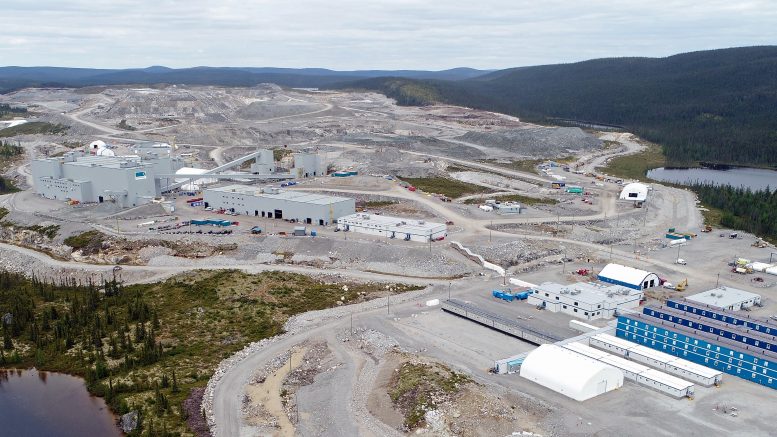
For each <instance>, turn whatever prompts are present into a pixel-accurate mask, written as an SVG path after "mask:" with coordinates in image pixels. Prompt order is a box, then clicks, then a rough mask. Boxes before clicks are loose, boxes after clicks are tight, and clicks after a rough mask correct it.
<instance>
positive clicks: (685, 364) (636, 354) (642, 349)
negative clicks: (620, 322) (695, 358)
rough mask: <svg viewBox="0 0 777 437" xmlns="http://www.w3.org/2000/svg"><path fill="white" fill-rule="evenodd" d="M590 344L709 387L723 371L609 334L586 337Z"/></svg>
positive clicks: (715, 382)
mask: <svg viewBox="0 0 777 437" xmlns="http://www.w3.org/2000/svg"><path fill="white" fill-rule="evenodd" d="M588 341H589V343H590V344H591V346H595V347H597V348H600V349H603V350H606V351H609V352H612V353H615V354H617V355H620V356H622V357H625V358H628V359H630V360H632V361H637V362H640V363H643V364H646V365H648V366H651V367H655V368H656V369H659V370H663V371H664V372H667V373H671V374H673V375H676V376H679V377H682V378H685V379H688V380H690V381H693V382H696V383H698V384H701V385H703V386H706V387H709V386H712V385H717V384H720V382H721V380H722V378H723V373H722V372H719V371H717V370H715V369H711V368H709V367H705V366H702V365H700V364H696V363H693V362H691V361H688V360H684V359H682V358H678V357H676V356H674V355H670V354H667V353H664V352H661V351H657V350H655V349H651V348H649V347H646V346H642V345H639V344H636V343H632V342H630V341H628V340H625V339H622V338H619V337H616V336H614V335H610V334H597V335H594V336H592V337H590V338H589V339H588Z"/></svg>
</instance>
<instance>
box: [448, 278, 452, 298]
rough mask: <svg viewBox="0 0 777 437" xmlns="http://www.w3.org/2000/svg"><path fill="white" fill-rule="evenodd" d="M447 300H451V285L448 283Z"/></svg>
mask: <svg viewBox="0 0 777 437" xmlns="http://www.w3.org/2000/svg"><path fill="white" fill-rule="evenodd" d="M448 300H451V283H450V282H448Z"/></svg>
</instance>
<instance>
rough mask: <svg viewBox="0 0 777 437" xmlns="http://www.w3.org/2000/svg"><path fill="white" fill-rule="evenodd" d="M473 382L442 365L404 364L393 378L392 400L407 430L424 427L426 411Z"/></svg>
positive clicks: (390, 394)
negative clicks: (400, 413) (403, 417)
mask: <svg viewBox="0 0 777 437" xmlns="http://www.w3.org/2000/svg"><path fill="white" fill-rule="evenodd" d="M471 381H472V380H471V379H470V378H469V377H468V376H466V375H464V374H461V373H456V372H454V371H452V370H450V369H448V368H447V367H444V366H442V365H439V364H424V363H403V364H402V366H401V367H400V368H399V372H396V373H395V374H394V376H393V378H392V381H391V384H390V387H392V388H391V390H390V391H389V397H391V401H392V402H393V403H394V405H396V406H398V407H399V410H400V411H402V413H403V414H404V415H405V427H406V428H407V429H408V430H413V429H415V428H418V427H421V426H423V421H424V415H425V414H426V412H427V411H430V410H434V409H436V408H437V404H436V403H435V402H436V401H439V400H442V399H444V398H445V397H449V396H451V395H455V394H456V393H458V392H459V390H460V389H461V387H462V386H463V385H464V384H467V383H469V382H471Z"/></svg>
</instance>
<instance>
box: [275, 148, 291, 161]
mask: <svg viewBox="0 0 777 437" xmlns="http://www.w3.org/2000/svg"><path fill="white" fill-rule="evenodd" d="M292 153H294V152H292V151H291V149H287V148H278V149H272V157H273V159H274V160H276V161H280V160H281V159H283V158H285V157H287V156H289V155H291V154H292Z"/></svg>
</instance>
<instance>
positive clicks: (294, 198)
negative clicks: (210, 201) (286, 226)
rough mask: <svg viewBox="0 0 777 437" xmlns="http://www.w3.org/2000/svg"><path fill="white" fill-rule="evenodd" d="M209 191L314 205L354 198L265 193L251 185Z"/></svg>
mask: <svg viewBox="0 0 777 437" xmlns="http://www.w3.org/2000/svg"><path fill="white" fill-rule="evenodd" d="M207 191H218V192H222V193H235V194H241V195H243V196H251V197H262V198H266V199H279V200H285V201H287V202H297V203H307V204H313V205H332V204H335V203H340V202H349V201H351V200H352V199H349V198H346V197H337V196H326V195H323V194H313V193H306V192H304V191H279V192H278V193H277V194H275V193H263V192H262V190H261V188H259V187H254V186H250V185H227V186H225V187H217V188H209V189H208V190H207Z"/></svg>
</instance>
